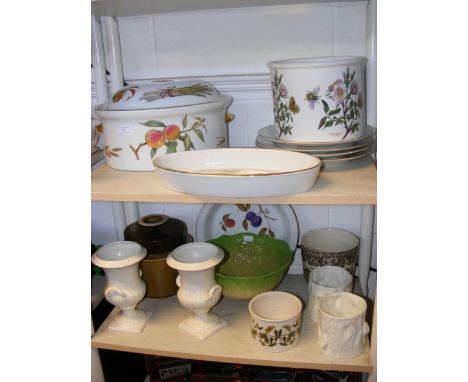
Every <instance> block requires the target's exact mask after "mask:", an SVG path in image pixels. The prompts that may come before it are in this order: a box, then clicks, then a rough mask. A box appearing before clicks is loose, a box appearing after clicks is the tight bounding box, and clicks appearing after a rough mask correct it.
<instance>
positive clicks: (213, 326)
mask: <svg viewBox="0 0 468 382" xmlns="http://www.w3.org/2000/svg"><path fill="white" fill-rule="evenodd" d="M210 318H211V320H210V321H211V322H210V324H209V325H202V326H199V325H197V324H198V322H196V321H197V320H196V319H195V316H191V317H188V318H186V319H185V320H184V321H182V322H180V323H179V328H181V329H182V330H185V331H186V332H188V333H190V334H191V335H193V336H195V337H197V338H198V339H199V340H205V339H207V338H208V337H210V336H212V335H213V334H215V333H216V332H217V331H218V330H220V329H222V328H224V327H225V326H226V321H225V320H224V319H223V318H221V317H218V316H215V315H214V314H212V313H211V314H210Z"/></svg>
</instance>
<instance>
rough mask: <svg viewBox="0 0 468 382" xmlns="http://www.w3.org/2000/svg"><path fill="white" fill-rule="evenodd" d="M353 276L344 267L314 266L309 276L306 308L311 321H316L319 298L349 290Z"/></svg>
mask: <svg viewBox="0 0 468 382" xmlns="http://www.w3.org/2000/svg"><path fill="white" fill-rule="evenodd" d="M352 283H353V276H351V274H350V273H349V272H348V271H347V270H346V269H344V268H342V267H338V266H334V265H325V266H323V267H318V268H314V269H313V270H312V272H310V277H309V294H308V305H307V310H308V312H309V315H310V317H311V318H312V321H314V322H317V321H318V303H319V300H320V298H322V297H323V296H325V295H327V294H332V293H337V292H351V285H352Z"/></svg>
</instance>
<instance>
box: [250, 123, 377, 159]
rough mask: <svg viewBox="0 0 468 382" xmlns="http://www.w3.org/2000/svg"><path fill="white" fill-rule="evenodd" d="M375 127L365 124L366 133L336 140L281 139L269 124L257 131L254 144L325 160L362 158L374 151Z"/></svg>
mask: <svg viewBox="0 0 468 382" xmlns="http://www.w3.org/2000/svg"><path fill="white" fill-rule="evenodd" d="M376 133H377V129H376V128H375V127H371V126H367V129H366V133H365V134H364V135H363V136H362V137H360V138H356V139H352V140H348V141H338V142H300V141H282V140H279V139H277V138H276V137H275V126H274V125H270V126H267V127H264V128H262V129H260V130H259V131H258V135H257V139H256V140H255V145H256V146H257V147H261V148H268V149H278V150H291V151H297V152H301V153H305V154H310V155H313V156H316V157H318V158H320V159H321V160H322V161H325V162H334V161H348V160H352V159H357V158H362V157H365V156H368V155H371V154H373V153H375V152H376V148H377V136H376Z"/></svg>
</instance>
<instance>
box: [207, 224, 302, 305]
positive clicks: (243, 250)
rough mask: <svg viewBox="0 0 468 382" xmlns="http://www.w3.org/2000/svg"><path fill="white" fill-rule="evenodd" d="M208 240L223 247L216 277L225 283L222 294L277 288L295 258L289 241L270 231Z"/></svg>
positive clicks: (251, 293)
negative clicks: (268, 232)
mask: <svg viewBox="0 0 468 382" xmlns="http://www.w3.org/2000/svg"><path fill="white" fill-rule="evenodd" d="M208 242H209V243H212V244H215V245H217V246H219V247H220V248H222V249H223V251H224V259H223V261H222V262H221V263H220V264H219V265H218V266H217V267H216V270H215V279H216V282H217V283H218V284H219V285H221V286H222V288H223V295H224V296H226V297H229V298H233V299H242V300H244V299H250V298H252V297H254V296H256V295H257V294H259V293H263V292H267V291H270V290H273V289H275V288H276V287H277V286H278V285H279V283H280V282H281V280H282V279H283V277H284V276H285V274H286V272H287V271H288V269H289V266H290V265H291V262H292V260H293V251H291V249H290V248H289V245H288V244H287V243H286V242H285V241H283V240H278V239H274V238H272V237H271V236H268V235H257V234H254V233H250V232H244V233H238V234H236V235H222V236H220V237H218V238H217V239H212V240H208Z"/></svg>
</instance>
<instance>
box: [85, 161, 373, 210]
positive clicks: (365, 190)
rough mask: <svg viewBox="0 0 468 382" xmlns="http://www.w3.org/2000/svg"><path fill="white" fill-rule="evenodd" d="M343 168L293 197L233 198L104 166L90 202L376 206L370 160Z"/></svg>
mask: <svg viewBox="0 0 468 382" xmlns="http://www.w3.org/2000/svg"><path fill="white" fill-rule="evenodd" d="M343 166H344V167H341V168H336V169H330V170H327V169H325V170H322V171H321V172H320V174H319V177H318V179H317V182H316V183H315V185H314V186H313V187H312V188H311V189H310V190H309V191H306V192H303V193H301V194H296V195H286V196H275V197H258V198H234V197H230V198H228V197H216V196H199V195H191V194H182V193H179V192H173V191H171V190H168V189H166V188H164V187H163V186H162V185H161V184H160V180H159V179H158V177H157V175H156V173H155V172H153V171H149V172H131V171H119V170H114V169H111V168H110V167H109V166H107V165H104V166H101V167H99V168H97V169H96V170H94V171H93V172H92V183H91V198H92V200H94V201H123V202H131V201H133V202H161V203H226V204H227V203H263V204H347V205H351V204H354V205H357V204H360V205H363V204H368V205H375V204H376V203H377V171H376V167H375V163H374V161H373V159H372V158H371V157H367V158H362V159H357V160H354V161H350V162H347V163H346V164H344V165H343Z"/></svg>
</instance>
